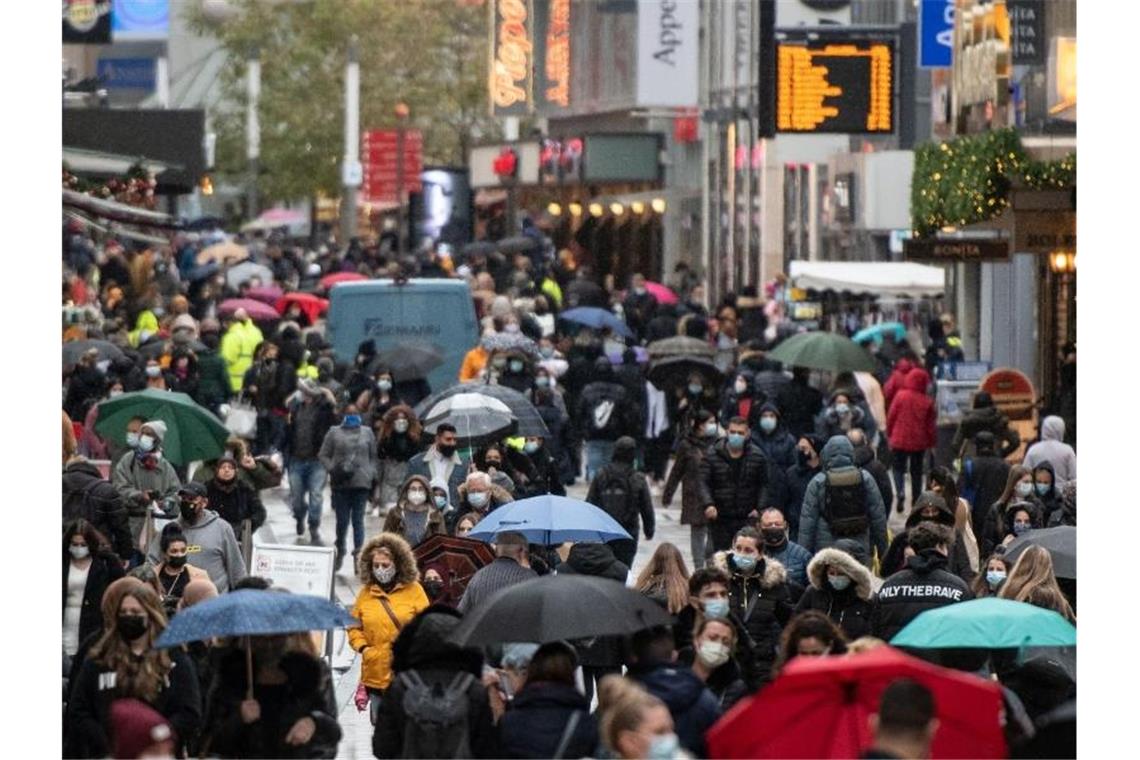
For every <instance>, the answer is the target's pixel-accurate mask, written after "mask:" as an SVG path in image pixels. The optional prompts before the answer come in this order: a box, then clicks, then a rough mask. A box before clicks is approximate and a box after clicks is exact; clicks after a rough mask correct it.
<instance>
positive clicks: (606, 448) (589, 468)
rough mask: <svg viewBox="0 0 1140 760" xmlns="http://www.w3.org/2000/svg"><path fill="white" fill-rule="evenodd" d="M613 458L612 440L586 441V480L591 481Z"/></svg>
mask: <svg viewBox="0 0 1140 760" xmlns="http://www.w3.org/2000/svg"><path fill="white" fill-rule="evenodd" d="M613 458H614V442H613V441H586V480H588V481H592V480H593V479H594V476H595V475H597V474H598V472H599V471H600V470H601V469H602V468H603V467H605V466H606V465H607V464H609V463H610V460H611V459H613Z"/></svg>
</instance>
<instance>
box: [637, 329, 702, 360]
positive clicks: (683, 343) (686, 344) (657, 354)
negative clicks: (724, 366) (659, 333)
mask: <svg viewBox="0 0 1140 760" xmlns="http://www.w3.org/2000/svg"><path fill="white" fill-rule="evenodd" d="M645 350H646V351H648V352H649V358H651V359H660V358H664V357H666V356H696V357H699V358H708V359H711V358H713V357H714V356H716V349H715V348H713V347H712V346H710V345H709V344H708V343H706V342H705V341H703V340H700V339H698V338H690V337H689V336H687V335H677V336H675V337H673V338H665V339H663V340H655V341H653V342H652V343H650V344H649V345H648V346H646V348H645Z"/></svg>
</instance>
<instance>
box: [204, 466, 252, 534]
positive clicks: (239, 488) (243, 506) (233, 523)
mask: <svg viewBox="0 0 1140 760" xmlns="http://www.w3.org/2000/svg"><path fill="white" fill-rule="evenodd" d="M206 492H207V494H206V497H207V498H208V499H209V502H210V509H212V510H214V511H215V512H217V513H218V515H219V516H220V517H221V518H222V519H223V520H225V521H226V522H228V523H229V524H230V527H232V528H233V529H234V535H236V536H238V537H239V540H240V536H241V532H242V521H243V520H249V521H250V522H251V523H252V526H253V530H255V531H256V530H257V529H258V528H260V527H261V525H262V523H264V522H265V506H264V505H263V504H262V503H261V497H260V496H258V495H257V491H255V490H254V489H252V488H250V487H249V486H248V485H246V484H245V483H243V482H242V480H241V478H238V477H235V478H234V479H233V480H232V481H230V482H229V484H223V483H221V482H220V481H218V480H217V478H215V479H214V480H211V481H210V482H209V483H207V484H206Z"/></svg>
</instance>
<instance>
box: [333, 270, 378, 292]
mask: <svg viewBox="0 0 1140 760" xmlns="http://www.w3.org/2000/svg"><path fill="white" fill-rule="evenodd" d="M367 279H368V278H367V277H365V276H364V275H362V274H360V273H359V272H333V273H332V274H326V275H325V276H324V277H322V278H321V288H322V289H324V290H328V289H329V288H331V287H332V286H333V285H336V284H337V283H338V282H359V281H360V280H367Z"/></svg>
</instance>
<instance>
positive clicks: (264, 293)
mask: <svg viewBox="0 0 1140 760" xmlns="http://www.w3.org/2000/svg"><path fill="white" fill-rule="evenodd" d="M284 293H285V291H284V290H282V289H281V288H279V287H277V286H276V285H262V286H261V287H258V288H250V289H249V290H248V291H246V295H248V296H249V297H250V298H252V299H253V300H255V301H261V302H262V303H267V304H269V305H270V306H272V305H273V304H275V303H277V299H278V298H280V297H281V296H282V295H284Z"/></svg>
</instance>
